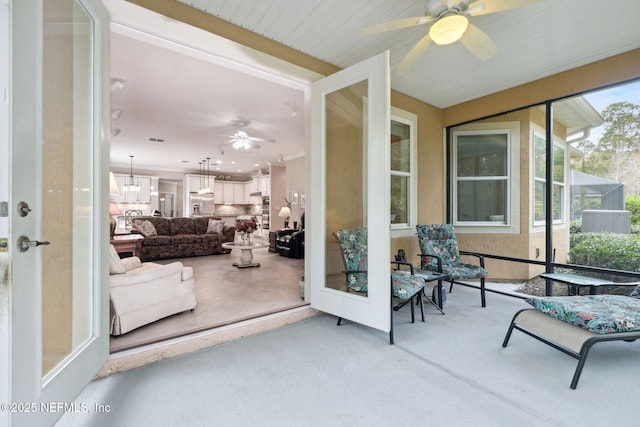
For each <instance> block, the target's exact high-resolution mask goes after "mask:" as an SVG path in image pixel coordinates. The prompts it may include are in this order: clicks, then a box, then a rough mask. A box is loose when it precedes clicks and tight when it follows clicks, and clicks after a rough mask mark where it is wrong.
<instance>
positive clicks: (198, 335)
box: [94, 305, 320, 379]
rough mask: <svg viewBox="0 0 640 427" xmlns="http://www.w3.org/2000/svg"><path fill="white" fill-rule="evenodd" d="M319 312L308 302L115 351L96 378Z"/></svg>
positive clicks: (272, 327)
mask: <svg viewBox="0 0 640 427" xmlns="http://www.w3.org/2000/svg"><path fill="white" fill-rule="evenodd" d="M319 313H320V312H319V311H317V310H315V309H313V308H311V306H309V305H304V306H302V307H296V308H292V309H290V310H286V311H281V312H278V313H273V314H268V315H266V316H261V317H256V318H253V319H249V320H245V321H242V322H238V323H232V324H229V325H225V326H220V327H218V328H213V329H209V330H206V331H201V332H195V333H193V334H190V335H184V336H181V337H177V338H172V339H168V340H165V341H160V342H157V343H153V344H148V345H145V346H140V347H136V348H132V349H130V350H123V351H119V352H116V353H112V354H110V355H109V358H108V359H107V361H106V362H105V364H104V365H103V366H102V368H101V369H100V371H99V372H98V373H97V374H96V376H95V377H94V379H98V378H102V377H106V376H108V375H112V374H116V373H118V372H123V371H127V370H129V369H134V368H139V367H141V366H144V365H148V364H151V363H156V362H159V361H161V360H164V359H169V358H172V357H176V356H183V355H185V354H189V353H192V352H195V351H198V350H202V349H205V348H208V347H213V346H215V345H218V344H222V343H225V342H229V341H234V340H237V339H240V338H244V337H247V336H250V335H255V334H258V333H261V332H265V331H269V330H272V329H276V328H279V327H281V326H285V325H289V324H291V323H296V322H299V321H302V320H305V319H308V318H310V317H313V316H316V315H317V314H319Z"/></svg>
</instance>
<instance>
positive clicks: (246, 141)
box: [220, 119, 276, 150]
mask: <svg viewBox="0 0 640 427" xmlns="http://www.w3.org/2000/svg"><path fill="white" fill-rule="evenodd" d="M232 124H233V125H234V126H235V127H237V130H236V131H235V132H234V134H233V135H229V138H230V139H229V140H228V141H227V142H225V143H222V144H220V145H221V148H222V146H224V145H229V144H230V145H231V146H232V147H233V148H235V149H236V150H249V149H252V148H253V149H258V148H260V147H261V145H260V144H258V142H271V143H273V142H276V140H275V139H271V138H258V137H255V136H250V135H249V134H248V133H247V132H246V131H244V130H242V128H244V127H246V126H248V125H249V121H248V120H244V119H240V120H234V121H233V122H232Z"/></svg>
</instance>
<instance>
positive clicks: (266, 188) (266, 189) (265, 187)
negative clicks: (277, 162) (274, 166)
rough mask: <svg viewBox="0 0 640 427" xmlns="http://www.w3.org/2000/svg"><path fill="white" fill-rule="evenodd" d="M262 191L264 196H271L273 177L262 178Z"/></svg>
mask: <svg viewBox="0 0 640 427" xmlns="http://www.w3.org/2000/svg"><path fill="white" fill-rule="evenodd" d="M260 191H261V192H262V195H263V196H265V195H266V196H268V195H269V194H271V177H270V176H263V177H261V178H260Z"/></svg>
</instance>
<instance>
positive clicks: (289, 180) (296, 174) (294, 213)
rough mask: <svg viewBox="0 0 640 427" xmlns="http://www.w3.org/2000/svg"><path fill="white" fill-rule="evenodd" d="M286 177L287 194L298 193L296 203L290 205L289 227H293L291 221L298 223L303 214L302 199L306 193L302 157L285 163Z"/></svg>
mask: <svg viewBox="0 0 640 427" xmlns="http://www.w3.org/2000/svg"><path fill="white" fill-rule="evenodd" d="M286 175H287V176H286V187H285V188H286V189H287V190H286V191H287V194H291V193H292V192H296V193H298V203H296V204H292V205H291V220H290V224H289V226H290V227H293V221H297V222H298V223H300V216H301V215H302V213H303V212H304V206H303V201H302V199H303V197H304V196H305V195H306V193H307V190H306V179H305V177H306V168H305V159H304V156H300V157H297V158H295V159H291V160H288V161H287V173H286ZM287 198H288V197H287Z"/></svg>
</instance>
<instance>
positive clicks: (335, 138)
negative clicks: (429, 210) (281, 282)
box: [325, 81, 368, 297]
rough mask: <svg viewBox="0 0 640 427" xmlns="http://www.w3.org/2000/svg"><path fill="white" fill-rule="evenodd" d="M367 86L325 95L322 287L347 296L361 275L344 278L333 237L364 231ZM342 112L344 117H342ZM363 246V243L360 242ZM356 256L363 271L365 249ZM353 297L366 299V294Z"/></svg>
mask: <svg viewBox="0 0 640 427" xmlns="http://www.w3.org/2000/svg"><path fill="white" fill-rule="evenodd" d="M367 91H368V82H367V81H362V82H358V83H355V84H353V85H351V86H348V87H346V88H343V89H340V90H338V91H336V92H332V93H330V94H328V95H327V97H326V102H325V114H326V120H325V132H326V149H325V150H326V159H327V160H326V161H327V166H326V168H327V171H330V172H328V173H327V174H326V177H325V182H326V186H325V188H326V189H327V190H326V195H325V198H326V216H325V218H326V242H327V245H326V257H325V262H326V269H325V271H326V276H327V277H326V286H327V287H330V288H332V289H337V290H341V291H345V292H348V291H349V290H348V287H347V281H351V285H352V288H355V287H359V286H360V285H361V283H357V282H361V281H366V275H365V274H352V275H350V274H345V273H344V271H345V268H346V266H345V260H344V258H343V254H342V252H341V250H340V247H339V245H338V241H337V239H336V237H335V235H334V233H335V232H337V231H338V230H342V229H347V228H361V227H366V225H367V224H366V207H367V203H366V202H367V200H366V164H367V163H366V157H365V155H366V150H365V140H364V138H365V129H366V127H365V111H364V106H365V105H366V103H364V102H363V99H365V97H366V95H367ZM345 112H346V114H345ZM364 243H366V242H364ZM363 252H364V253H361V254H359V255H360V256H362V259H364V260H365V262H364V264H361V267H362V268H363V270H367V263H366V252H367V251H366V249H365V250H364V251H363ZM355 295H358V296H362V297H366V296H367V292H366V291H364V292H358V293H356V294H355Z"/></svg>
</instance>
